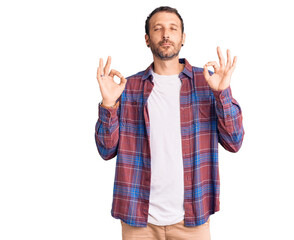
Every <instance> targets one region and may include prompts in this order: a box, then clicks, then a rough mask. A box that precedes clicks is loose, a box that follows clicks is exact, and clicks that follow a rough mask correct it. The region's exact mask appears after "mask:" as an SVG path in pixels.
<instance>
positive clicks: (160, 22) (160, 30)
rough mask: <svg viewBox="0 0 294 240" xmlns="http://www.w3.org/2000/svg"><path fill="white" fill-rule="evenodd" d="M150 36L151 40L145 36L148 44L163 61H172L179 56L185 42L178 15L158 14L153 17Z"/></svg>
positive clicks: (150, 23) (150, 24)
mask: <svg viewBox="0 0 294 240" xmlns="http://www.w3.org/2000/svg"><path fill="white" fill-rule="evenodd" d="M149 35H150V38H149V37H148V35H147V34H146V35H145V40H146V44H147V45H149V46H150V48H151V51H152V53H153V54H154V55H155V56H156V57H159V58H160V59H161V60H170V59H173V58H175V57H176V56H178V54H179V52H180V50H181V47H182V43H183V44H184V41H185V33H184V34H182V27H181V20H180V19H179V17H178V16H177V15H176V14H174V13H169V12H158V13H155V14H154V15H153V16H152V17H151V19H150V22H149ZM165 44H166V45H165Z"/></svg>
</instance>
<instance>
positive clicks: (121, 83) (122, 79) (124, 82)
mask: <svg viewBox="0 0 294 240" xmlns="http://www.w3.org/2000/svg"><path fill="white" fill-rule="evenodd" d="M126 83H127V79H126V78H124V77H122V78H121V79H120V83H119V85H121V86H124V85H125V84H126Z"/></svg>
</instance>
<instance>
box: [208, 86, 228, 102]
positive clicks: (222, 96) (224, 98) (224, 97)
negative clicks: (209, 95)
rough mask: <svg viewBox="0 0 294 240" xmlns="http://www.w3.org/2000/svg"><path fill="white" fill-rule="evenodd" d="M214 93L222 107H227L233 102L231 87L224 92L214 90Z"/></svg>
mask: <svg viewBox="0 0 294 240" xmlns="http://www.w3.org/2000/svg"><path fill="white" fill-rule="evenodd" d="M212 92H213V95H214V97H215V100H216V101H217V103H218V104H220V105H225V104H228V103H230V102H231V101H232V98H233V97H232V91H231V87H230V86H229V87H227V88H226V89H224V90H220V91H216V90H212Z"/></svg>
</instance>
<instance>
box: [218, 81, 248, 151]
mask: <svg viewBox="0 0 294 240" xmlns="http://www.w3.org/2000/svg"><path fill="white" fill-rule="evenodd" d="M212 92H213V95H214V98H215V111H216V114H217V128H218V136H219V137H218V139H219V143H220V144H221V145H222V146H223V147H224V148H225V149H226V150H228V151H230V152H237V151H238V150H239V149H240V147H241V145H242V142H243V138H244V134H245V132H244V128H243V117H242V111H241V107H240V105H239V103H238V102H237V101H236V100H235V99H234V98H233V97H232V91H231V88H230V86H229V87H228V88H226V89H224V90H221V91H215V90H212Z"/></svg>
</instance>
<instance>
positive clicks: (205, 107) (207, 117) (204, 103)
mask: <svg viewBox="0 0 294 240" xmlns="http://www.w3.org/2000/svg"><path fill="white" fill-rule="evenodd" d="M196 109H197V113H198V114H197V115H198V121H199V122H209V121H211V119H212V118H213V117H214V111H213V110H214V106H213V101H212V99H211V98H209V97H205V98H198V99H197V100H196Z"/></svg>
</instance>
